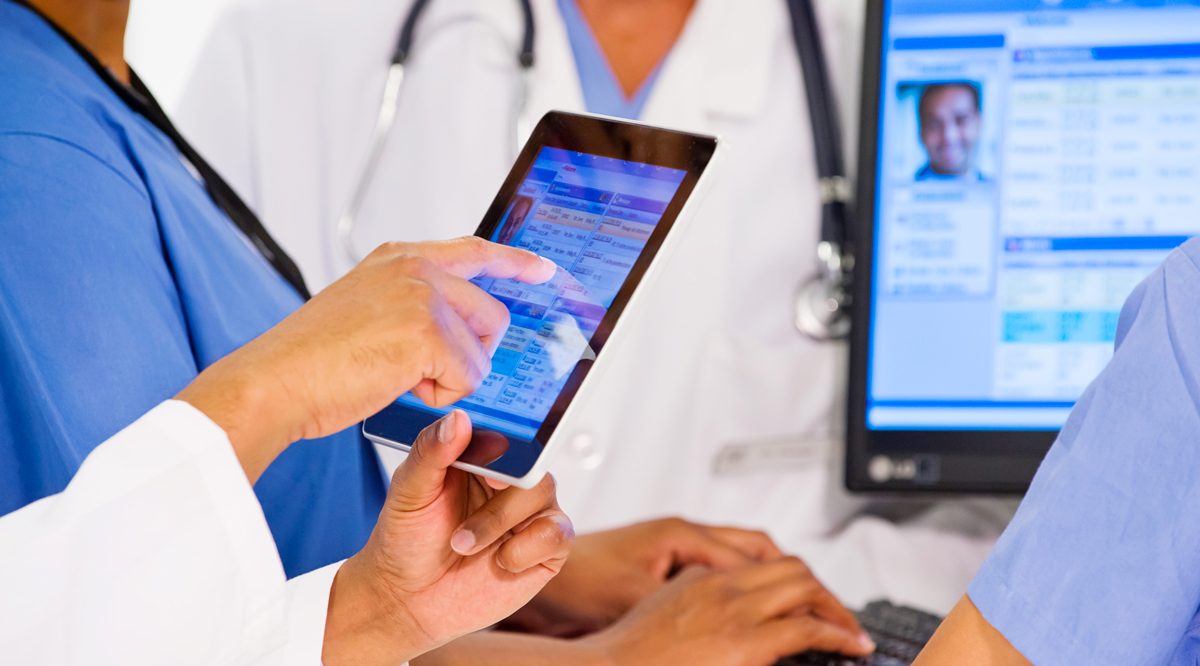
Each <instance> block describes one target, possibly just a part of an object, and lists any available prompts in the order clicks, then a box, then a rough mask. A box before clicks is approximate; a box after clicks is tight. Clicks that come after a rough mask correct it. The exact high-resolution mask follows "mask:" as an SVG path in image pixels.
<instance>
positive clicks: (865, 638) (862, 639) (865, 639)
mask: <svg viewBox="0 0 1200 666" xmlns="http://www.w3.org/2000/svg"><path fill="white" fill-rule="evenodd" d="M858 644H859V646H860V647H862V649H864V650H868V651H870V652H874V651H875V641H873V640H871V637H870V636H869V635H868V634H867V632H865V631H864V632H863V633H861V634H859V635H858Z"/></svg>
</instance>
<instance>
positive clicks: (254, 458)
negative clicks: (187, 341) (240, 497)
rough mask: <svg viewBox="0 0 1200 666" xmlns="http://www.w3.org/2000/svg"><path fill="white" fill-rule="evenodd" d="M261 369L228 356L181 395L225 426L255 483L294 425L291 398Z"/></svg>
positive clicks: (240, 459)
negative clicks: (271, 384)
mask: <svg viewBox="0 0 1200 666" xmlns="http://www.w3.org/2000/svg"><path fill="white" fill-rule="evenodd" d="M263 380H264V378H263V377H261V375H260V374H259V373H255V372H253V371H251V370H247V369H244V368H241V367H239V366H238V364H236V363H235V362H234V359H232V358H227V359H224V360H222V361H219V362H218V363H216V364H214V365H212V366H211V367H209V368H207V369H206V370H205V371H204V372H202V373H200V375H199V376H198V377H196V379H195V380H194V381H192V383H191V384H188V385H187V387H185V388H184V389H183V390H182V391H180V392H179V394H178V395H176V396H175V399H176V400H182V401H184V402H187V403H188V404H190V405H192V406H193V407H195V408H196V409H198V410H200V411H201V412H203V413H204V415H205V416H207V417H208V418H209V419H211V420H212V421H213V423H216V424H217V425H218V426H220V427H221V429H222V430H224V431H225V435H226V437H228V438H229V443H230V445H231V446H232V447H233V451H234V454H236V455H237V458H238V462H240V463H241V465H242V469H243V471H245V473H246V477H247V478H248V479H249V480H250V483H254V482H255V481H257V480H258V477H259V476H261V475H262V473H263V472H264V471H265V470H266V468H267V466H268V465H270V464H271V462H272V461H273V460H275V458H276V456H278V455H279V454H280V453H281V452H282V451H283V450H284V449H285V448H287V446H288V444H290V443H291V442H292V441H293V437H292V434H293V431H295V430H296V428H295V427H294V426H293V425H292V424H291V419H289V417H288V415H287V413H286V410H287V409H288V408H289V406H288V404H287V401H286V400H281V399H280V396H279V395H275V394H273V393H272V391H271V389H270V387H269V386H268V385H267V384H266V383H265V382H264V381H263Z"/></svg>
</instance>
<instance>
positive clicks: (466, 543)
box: [450, 530, 475, 555]
mask: <svg viewBox="0 0 1200 666" xmlns="http://www.w3.org/2000/svg"><path fill="white" fill-rule="evenodd" d="M474 547H475V535H474V534H471V533H470V532H469V531H467V530H459V531H457V532H455V533H454V536H452V537H450V549H451V550H453V551H454V552H456V553H458V554H459V555H466V554H467V553H468V552H470V551H471V549H472V548H474Z"/></svg>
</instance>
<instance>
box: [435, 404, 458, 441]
mask: <svg viewBox="0 0 1200 666" xmlns="http://www.w3.org/2000/svg"><path fill="white" fill-rule="evenodd" d="M457 421H458V410H455V411H453V412H450V413H449V414H447V415H445V416H443V417H442V422H441V423H440V424H439V425H438V434H437V437H438V441H439V442H441V443H442V444H449V443H450V442H451V440H453V439H454V426H455V423H456V422H457Z"/></svg>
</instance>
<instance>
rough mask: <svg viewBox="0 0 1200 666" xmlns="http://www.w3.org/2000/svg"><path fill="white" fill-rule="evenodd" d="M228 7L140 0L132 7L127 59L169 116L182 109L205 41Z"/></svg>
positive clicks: (220, 2) (220, 0) (211, 1)
mask: <svg viewBox="0 0 1200 666" xmlns="http://www.w3.org/2000/svg"><path fill="white" fill-rule="evenodd" d="M228 4H229V0H201V1H200V2H179V1H178V0H137V1H136V2H133V3H131V4H130V15H129V29H128V32H127V33H126V36H125V48H126V57H127V59H128V60H129V63H130V64H131V65H133V68H134V69H135V70H137V73H138V75H139V76H141V77H142V80H143V81H145V82H146V85H148V86H150V89H151V90H152V91H154V96H155V97H157V98H158V101H159V103H161V104H162V105H163V107H164V108H165V109H166V110H167V112H168V113H174V112H175V111H177V110H178V109H179V100H180V97H182V95H183V89H184V86H185V85H187V81H188V77H189V75H190V74H191V72H192V68H193V67H195V64H196V57H197V56H199V54H200V48H201V47H202V46H203V45H204V39H205V38H206V37H207V36H208V34H209V31H210V30H211V29H212V26H213V23H214V22H215V21H216V20H217V17H218V16H220V14H221V11H222V10H223V9H224V8H225V6H226V5H228ZM151 27H153V29H151Z"/></svg>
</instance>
